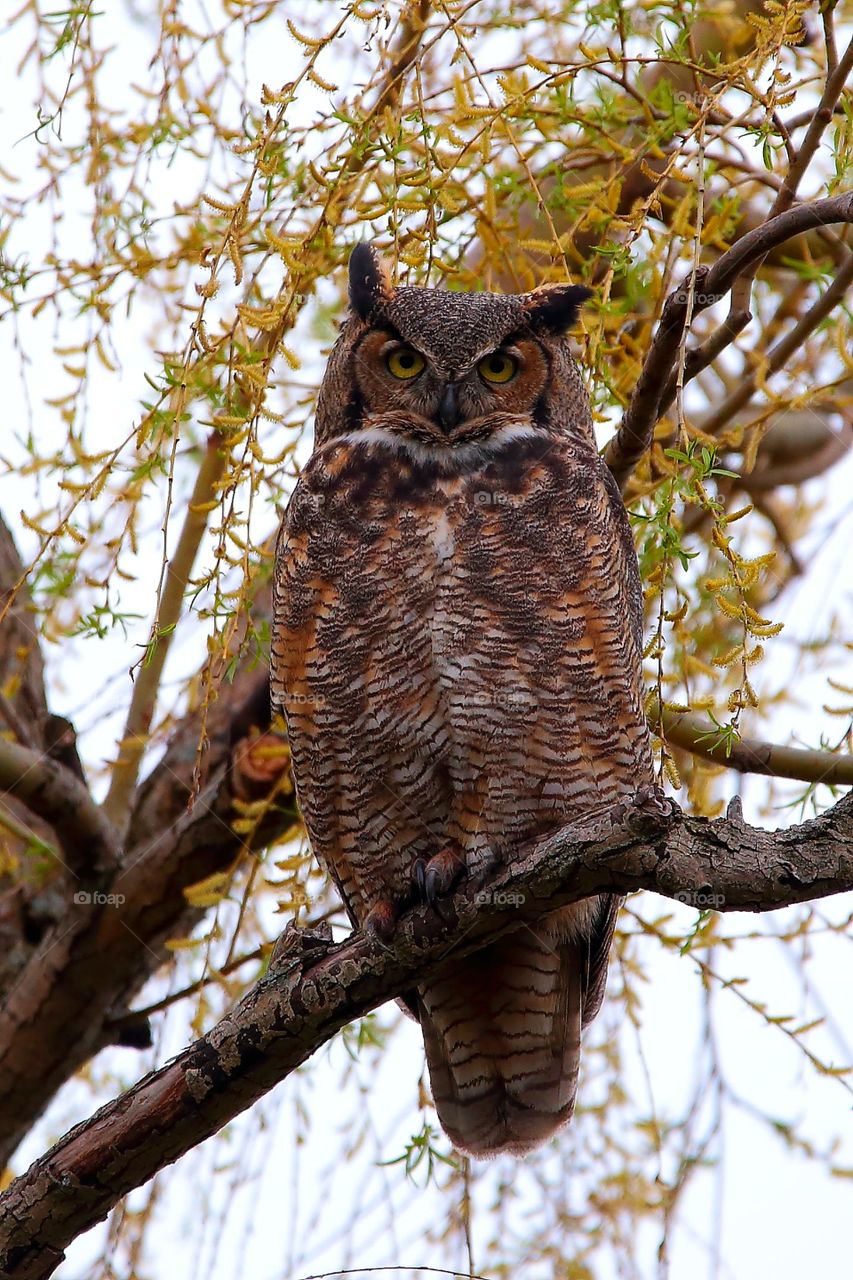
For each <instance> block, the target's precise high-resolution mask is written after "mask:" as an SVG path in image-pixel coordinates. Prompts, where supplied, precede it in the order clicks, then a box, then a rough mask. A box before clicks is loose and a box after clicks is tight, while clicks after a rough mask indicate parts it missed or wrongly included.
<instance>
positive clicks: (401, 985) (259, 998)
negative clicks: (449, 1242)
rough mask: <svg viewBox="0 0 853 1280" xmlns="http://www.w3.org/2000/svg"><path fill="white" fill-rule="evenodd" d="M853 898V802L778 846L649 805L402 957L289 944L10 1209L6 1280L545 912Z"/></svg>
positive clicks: (548, 852) (462, 904)
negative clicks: (353, 1025)
mask: <svg viewBox="0 0 853 1280" xmlns="http://www.w3.org/2000/svg"><path fill="white" fill-rule="evenodd" d="M851 888H853V795H848V796H847V797H846V798H845V799H843V800H841V801H840V802H839V803H838V804H837V805H836V806H835V807H834V808H833V809H832V810H830V811H829V812H827V813H825V814H823V815H821V816H820V817H818V818H815V819H813V820H812V821H810V822H806V823H803V824H802V825H801V826H798V827H792V828H789V829H788V830H786V831H777V832H766V831H761V830H757V829H755V828H753V827H750V826H747V825H746V824H745V823H744V822H743V819H742V817H741V814H740V807H739V805H738V804H736V803H735V804H733V805H731V806H730V807H729V812H728V814H727V816H726V817H725V818H723V819H720V820H718V821H716V822H709V821H707V820H705V819H700V818H691V817H687V816H685V815H684V814H682V813H681V812H680V810H678V808H677V806H675V805H674V804H673V803H672V802H671V801H668V800H665V799H664V798H663V797H662V796H660V795H659V794H653V795H652V794H646V795H641V796H638V797H637V802H636V804H634V805H627V804H623V805H619V806H616V807H615V808H613V809H611V810H609V811H606V812H602V813H600V814H598V815H590V817H589V818H588V819H586V820H584V821H583V822H578V823H575V824H573V825H572V826H569V827H566V828H564V829H563V830H561V831H558V832H556V833H554V834H553V835H550V836H547V837H545V838H543V839H540V840H538V841H535V842H532V843H531V844H529V845H527V846H525V847H524V848H523V849H522V850H520V851H519V853H518V856H517V857H516V858H514V859H513V861H512V862H511V863H510V864H508V865H507V866H505V867H501V868H499V869H497V870H493V871H492V873H490V874H488V875H487V876H486V877H485V878H484V879H482V880H480V881H478V882H473V881H467V882H463V883H462V884H461V885H460V886H459V887H458V888H457V889H456V890H455V891H454V892H453V893H452V894H451V895H449V896H448V897H447V898H446V899H445V900H443V901H442V903H441V912H440V914H438V913H436V912H435V911H434V910H432V909H431V908H428V907H423V906H422V907H418V908H416V909H415V910H413V911H411V912H410V913H408V914H407V915H406V916H404V917H403V918H402V919H401V921H400V922H399V925H398V927H397V930H396V934H395V936H394V939H393V943H392V944H391V945H386V944H384V943H382V942H381V941H379V940H378V939H377V938H375V937H372V936H370V935H364V934H354V935H352V936H351V937H350V938H349V939H348V940H347V941H346V942H344V943H342V944H340V945H337V946H334V945H332V944H331V943H330V942H329V941H328V938H327V937H326V936H322V935H318V934H316V933H315V934H307V935H306V934H298V933H296V932H293V933H286V934H285V935H284V936H283V939H282V943H281V944H280V945H279V947H277V949H276V953H275V954H274V958H273V962H272V964H271V967H270V971H269V972H268V974H267V976H266V977H265V978H264V979H262V980H261V981H260V982H259V983H258V984H257V985H256V986H255V987H254V988H253V989H252V990H251V991H250V992H249V993H248V994H247V995H246V996H245V997H244V998H243V999H242V1000H241V1001H240V1003H239V1004H238V1005H237V1006H236V1008H235V1009H234V1010H233V1011H231V1012H230V1013H229V1014H228V1015H227V1016H226V1017H225V1018H224V1019H223V1020H222V1021H221V1022H220V1023H219V1024H218V1025H217V1026H216V1027H215V1028H214V1029H213V1030H212V1031H211V1032H209V1034H208V1035H206V1036H203V1037H202V1038H201V1039H200V1040H198V1041H196V1043H195V1044H193V1045H192V1046H191V1047H190V1048H188V1049H187V1050H186V1051H185V1052H184V1053H182V1054H180V1055H179V1057H178V1058H176V1059H175V1060H174V1061H172V1062H170V1063H169V1064H168V1065H167V1066H165V1067H163V1068H161V1070H159V1071H156V1072H154V1073H152V1074H151V1075H149V1076H146V1077H145V1078H144V1079H143V1080H141V1081H140V1082H139V1083H138V1084H137V1085H135V1086H134V1087H133V1088H131V1089H130V1090H128V1092H127V1093H125V1094H123V1095H122V1096H121V1097H120V1098H118V1099H116V1100H115V1101H114V1102H111V1103H108V1104H107V1106H105V1107H102V1108H101V1110H100V1111H98V1112H97V1113H96V1115H95V1116H93V1117H92V1118H91V1119H90V1120H88V1121H86V1122H85V1123H84V1124H81V1125H78V1126H77V1127H76V1128H75V1129H73V1130H71V1132H70V1133H69V1134H67V1135H66V1136H65V1137H64V1138H63V1139H62V1140H61V1141H60V1142H58V1143H57V1144H56V1146H55V1147H53V1149H52V1150H51V1151H49V1152H48V1153H47V1154H46V1155H45V1156H43V1157H41V1159H39V1160H37V1161H36V1162H35V1163H34V1164H33V1166H32V1167H31V1169H30V1170H29V1171H28V1172H27V1173H25V1174H24V1175H22V1176H21V1177H20V1178H18V1179H17V1180H16V1181H15V1182H14V1183H13V1184H12V1185H11V1186H10V1187H9V1189H8V1190H7V1191H6V1193H5V1194H4V1195H3V1196H2V1197H0V1268H3V1275H5V1276H8V1277H10V1280H43V1277H46V1276H49V1275H51V1274H52V1273H53V1271H54V1270H55V1269H56V1267H57V1266H58V1265H59V1263H60V1262H61V1261H62V1258H63V1256H64V1250H65V1249H66V1247H67V1246H68V1244H69V1243H70V1242H71V1241H72V1240H73V1239H74V1238H75V1237H76V1236H78V1235H79V1234H81V1232H83V1231H85V1230H87V1229H88V1228H89V1227H91V1226H93V1225H94V1224H95V1223H97V1222H99V1221H100V1220H101V1219H103V1218H104V1217H106V1215H107V1213H108V1212H109V1211H110V1209H111V1208H112V1206H113V1205H114V1204H115V1203H116V1202H117V1200H119V1199H120V1197H121V1196H123V1195H125V1194H127V1192H128V1191H130V1190H131V1189H132V1188H133V1187H136V1186H139V1185H140V1184H141V1183H143V1182H145V1181H146V1180H147V1179H149V1178H151V1177H152V1176H153V1175H154V1174H155V1173H156V1172H157V1171H158V1170H159V1169H161V1168H163V1167H164V1166H165V1165H167V1164H169V1163H171V1162H172V1161H174V1160H177V1159H178V1158H179V1157H180V1156H181V1155H183V1154H184V1153H185V1152H187V1151H189V1150H190V1149H191V1148H193V1147H194V1146H196V1145H197V1144H198V1143H199V1142H201V1141H202V1140H203V1139H205V1138H207V1137H209V1136H210V1135H211V1134H213V1133H215V1132H216V1131H217V1130H218V1129H219V1128H221V1127H222V1126H223V1125H224V1124H226V1123H227V1122H228V1121H229V1120H231V1119H232V1118H233V1117H234V1116H235V1115H238V1114H239V1113H240V1112H241V1111H243V1110H245V1109H246V1108H247V1107H249V1106H251V1104H252V1103H253V1102H254V1101H256V1100H257V1099H258V1098H259V1097H261V1096H262V1095H263V1094H264V1093H266V1092H267V1091H268V1090H269V1089H270V1088H272V1087H273V1085H275V1084H277V1083H278V1082H279V1081H280V1080H282V1079H284V1077H285V1076H287V1075H288V1074H289V1073H290V1072H292V1071H293V1070H294V1069H295V1068H296V1067H297V1066H299V1065H300V1063H302V1062H304V1061H305V1060H306V1059H307V1058H308V1057H310V1055H311V1054H312V1053H313V1052H314V1051H315V1050H316V1049H317V1048H318V1047H319V1046H320V1045H322V1044H323V1043H325V1041H327V1040H328V1039H329V1038H330V1037H331V1036H333V1035H334V1034H335V1033H336V1032H337V1031H338V1030H339V1029H340V1028H341V1027H342V1026H344V1025H345V1024H346V1023H347V1022H349V1021H350V1020H351V1019H353V1018H356V1017H360V1016H362V1015H364V1014H365V1013H367V1012H369V1011H370V1010H371V1009H375V1008H376V1007H377V1006H379V1005H381V1004H383V1003H384V1002H385V1001H386V1000H389V999H391V998H392V997H394V996H396V995H400V994H401V993H404V992H405V991H407V990H408V989H409V988H410V986H411V984H412V983H413V982H415V981H417V980H419V979H421V978H422V977H423V976H424V975H425V974H426V973H427V972H429V971H431V970H433V969H435V968H436V967H437V966H440V965H441V964H442V963H456V962H457V961H458V959H459V958H460V957H461V956H463V955H465V954H467V953H469V952H471V951H473V950H476V949H477V948H478V947H481V946H483V945H484V944H486V943H487V942H489V941H491V940H492V939H493V938H495V937H497V936H498V935H499V934H500V933H503V932H505V931H507V930H509V929H512V928H517V927H519V926H520V925H521V924H523V923H524V922H525V921H528V920H534V919H536V918H538V917H539V916H541V914H542V912H543V910H545V909H546V908H547V909H549V910H550V909H553V908H554V907H556V906H560V905H563V904H565V903H569V902H574V901H577V900H579V899H581V898H584V897H587V896H589V895H590V894H593V893H597V892H601V891H603V890H609V891H614V890H615V891H621V892H632V891H634V890H637V889H648V890H653V891H654V892H657V893H661V894H663V895H665V896H668V897H671V898H675V899H677V900H678V901H680V902H688V903H692V904H694V905H696V906H697V907H699V908H703V907H705V906H707V905H711V904H713V905H714V907H715V908H716V909H718V910H722V911H738V910H739V911H766V910H773V909H775V908H778V907H783V906H788V905H790V904H791V903H797V902H804V901H807V900H810V899H814V898H820V897H824V896H826V895H828V894H832V893H837V892H840V891H842V890H849V889H851ZM449 956H452V960H448V957H449Z"/></svg>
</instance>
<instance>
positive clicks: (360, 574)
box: [272, 245, 653, 1156]
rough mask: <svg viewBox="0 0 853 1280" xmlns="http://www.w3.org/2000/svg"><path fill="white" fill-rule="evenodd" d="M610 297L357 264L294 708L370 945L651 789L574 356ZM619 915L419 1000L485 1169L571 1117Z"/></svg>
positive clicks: (295, 648) (630, 564)
mask: <svg viewBox="0 0 853 1280" xmlns="http://www.w3.org/2000/svg"><path fill="white" fill-rule="evenodd" d="M587 295H588V291H587V290H586V289H584V288H581V287H578V286H573V285H552V286H545V287H542V288H540V289H537V290H534V291H533V292H532V293H527V294H522V295H518V296H505V297H502V296H498V295H495V294H489V293H453V292H448V291H443V290H437V289H419V288H394V287H393V286H392V285H391V283H390V279H389V277H388V275H387V273H386V271H385V269H384V267H383V265H382V263H381V261H380V260H379V258H378V256H377V255H376V254H375V252H374V251H373V250H372V249H371V248H369V247H368V246H364V245H363V246H360V247H358V248H356V249H355V250H354V252H353V254H352V257H351V259H350V314H349V316H348V318H347V320H346V321H345V323H344V326H343V329H342V332H341V335H340V337H339V339H338V341H337V343H336V345H335V347H334V349H333V351H332V353H331V355H330V357H329V363H328V367H327V369H326V374H325V377H324V379H323V384H322V387H321V389H320V395H319V400H318V404H317V419H316V441H315V448H314V453H313V455H312V457H311V459H310V461H309V462H308V464H307V466H306V467H305V470H304V471H303V472H302V474H301V476H300V477H299V481H298V483H297V485H296V488H295V489H294V492H293V496H292V498H291V500H290V504H289V506H288V508H287V512H286V514H285V517H284V521H283V524H282V529H281V533H280V536H279V542H278V549H277V559H276V568H275V618H274V626H273V635H272V690H273V702H274V704H276V705H278V706H279V707H281V709H282V710H283V711H284V713H285V716H286V719H287V728H288V733H289V735H290V745H291V751H292V757H293V767H294V773H295V777H296V785H297V791H298V796H299V801H300V804H301V806H302V812H303V814H304V817H305V822H306V825H307V828H308V833H309V836H310V839H311V845H312V847H313V849H314V852H315V853H316V855H317V857H318V858H319V859H320V860H321V862H322V863H323V864H324V865H325V867H326V868H327V869H328V871H329V872H330V873H331V875H332V876H333V878H334V880H335V882H336V884H337V886H338V888H339V890H340V892H341V895H342V897H343V900H344V902H345V904H346V907H347V910H348V912H349V915H350V917H351V919H352V920H353V922H354V924H356V925H360V926H364V925H366V926H367V927H373V928H377V929H380V930H381V929H383V928H385V927H387V926H389V925H391V924H392V923H393V920H394V919H395V917H396V915H397V914H398V913H399V912H400V910H401V909H403V908H404V907H405V906H406V905H408V904H409V903H411V901H412V899H413V895H414V894H416V893H418V892H421V893H426V895H427V897H429V898H432V897H433V896H434V895H435V894H437V893H440V892H442V891H444V890H445V889H446V888H447V887H448V886H449V885H450V883H451V882H452V880H453V878H454V875H455V874H456V873H457V871H458V870H459V869H460V868H464V867H468V868H472V867H478V866H482V865H484V864H486V863H487V862H488V861H489V860H491V859H498V860H499V859H500V858H501V857H502V856H506V854H507V853H509V852H510V851H512V850H514V849H516V848H517V847H518V846H519V845H520V844H521V843H522V842H523V841H525V840H529V839H530V838H531V837H532V836H535V835H537V834H539V833H543V832H546V831H549V830H552V829H554V828H557V827H559V826H561V825H563V824H565V823H567V822H570V821H571V820H572V818H573V817H575V818H576V817H577V816H578V815H580V814H583V813H585V812H587V811H589V810H590V809H596V808H599V807H600V806H601V805H602V804H606V803H608V802H612V801H614V800H616V799H617V798H618V797H620V796H630V795H632V794H633V793H634V792H635V790H636V789H637V788H638V787H639V786H642V785H643V784H644V783H651V781H652V778H653V772H652V761H651V752H650V745H649V737H648V733H647V729H646V724H645V720H644V717H643V711H642V694H641V623H640V602H641V597H640V584H639V577H638V572H637V563H636V558H635V554H634V548H633V544H632V541H631V535H630V530H629V527H628V521H627V517H626V514H625V510H624V507H623V505H622V501H621V498H620V496H619V492H618V489H617V487H616V485H615V483H614V482H613V480H612V478H611V476H610V473H609V472H608V470H607V469H606V467H605V466H604V464H603V462H602V460H601V459H600V457H599V455H598V452H597V450H596V447H595V440H594V436H593V431H592V421H591V415H590V408H589V401H588V398H587V395H586V392H585V389H584V387H583V383H582V381H581V378H580V375H579V373H578V371H577V369H576V367H575V364H574V362H573V360H572V358H571V355H570V353H569V345H568V341H567V339H566V336H565V335H566V330H567V329H568V328H569V326H570V325H571V324H572V322H573V321H574V319H575V317H576V314H577V311H578V308H579V306H580V304H581V303H582V302H583V300H584V299H585V298H586V297H587ZM619 905H620V899H618V898H615V897H613V896H607V895H602V896H600V897H597V898H593V899H590V900H587V901H584V902H581V903H578V904H576V905H574V906H571V907H567V908H564V909H562V910H557V911H553V912H551V914H550V915H547V916H545V917H544V919H542V921H541V922H540V923H539V924H538V925H536V926H535V927H532V928H530V927H527V926H524V927H520V928H519V929H518V930H516V931H515V932H513V933H511V934H509V935H506V936H504V937H502V938H501V939H499V940H498V941H497V942H495V943H494V944H493V945H491V946H489V947H486V948H485V949H484V950H482V951H480V952H478V953H477V954H475V955H472V956H471V957H470V958H468V959H465V960H463V961H461V962H460V961H454V962H452V963H450V964H448V966H447V967H446V968H445V969H444V970H439V971H437V972H436V973H435V975H434V976H433V977H432V978H430V980H429V981H428V982H426V983H424V985H423V986H422V987H420V988H418V990H417V991H416V992H415V993H412V996H411V997H410V1000H409V1003H410V1005H411V1007H412V1008H413V1009H414V1010H415V1012H416V1014H417V1016H418V1018H419V1020H420V1024H421V1027H422V1029H423V1036H424V1042H425V1045H426V1054H427V1060H428V1063H429V1071H430V1080H431V1085H432V1092H433V1097H434V1100H435V1105H436V1108H437V1111H438V1116H439V1119H440V1120H441V1123H442V1125H443V1127H444V1129H445V1131H446V1132H447V1134H448V1135H449V1136H450V1138H451V1139H452V1140H453V1142H454V1143H455V1144H456V1146H457V1147H459V1148H460V1149H461V1150H463V1151H466V1152H469V1153H470V1154H472V1155H477V1156H487V1155H493V1154H496V1153H497V1152H501V1151H511V1152H515V1153H516V1154H522V1153H524V1152H527V1151H530V1150H531V1149H532V1148H534V1147H536V1146H537V1145H539V1144H540V1143H541V1142H543V1141H544V1140H545V1139H546V1138H548V1137H549V1136H550V1135H551V1134H552V1133H553V1132H554V1131H555V1129H557V1128H558V1126H560V1125H561V1124H563V1123H564V1122H565V1121H567V1120H568V1119H569V1117H570V1116H571V1114H572V1110H573V1108H574V1102H575V1093H576V1090H577V1078H578V1062H579V1056H580V1040H581V1029H582V1027H584V1026H585V1025H586V1024H587V1023H588V1022H589V1021H590V1020H591V1019H592V1018H593V1017H594V1016H595V1014H596V1013H597V1011H598V1009H599V1007H600V1005H601V1001H602V998H603V995H604V987H605V981H606V975H607V960H608V952H609V948H610V942H611V938H612V935H613V929H614V924H615V920H616V914H617V912H618V909H619Z"/></svg>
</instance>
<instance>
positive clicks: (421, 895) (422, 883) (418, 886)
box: [412, 858, 427, 902]
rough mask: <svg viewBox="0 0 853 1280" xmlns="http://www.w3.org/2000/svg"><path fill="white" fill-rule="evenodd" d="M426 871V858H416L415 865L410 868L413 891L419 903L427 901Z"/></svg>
mask: <svg viewBox="0 0 853 1280" xmlns="http://www.w3.org/2000/svg"><path fill="white" fill-rule="evenodd" d="M426 869H427V861H426V858H416V859H415V865H414V866H413V867H412V879H413V880H414V882H415V890H416V891H417V896H418V899H419V901H421V902H426V900H427V889H426Z"/></svg>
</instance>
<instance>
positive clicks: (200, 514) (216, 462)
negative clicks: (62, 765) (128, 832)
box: [104, 433, 225, 826]
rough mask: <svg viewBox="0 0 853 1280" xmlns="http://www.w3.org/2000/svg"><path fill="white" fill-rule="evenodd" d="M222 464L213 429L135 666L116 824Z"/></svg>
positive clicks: (115, 795) (114, 789)
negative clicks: (144, 651) (142, 652)
mask: <svg viewBox="0 0 853 1280" xmlns="http://www.w3.org/2000/svg"><path fill="white" fill-rule="evenodd" d="M224 468H225V450H224V448H223V447H222V440H221V438H220V436H219V435H217V434H216V433H213V434H211V436H210V437H209V439H208V442H207V448H206V449H205V452H204V457H203V458H202V461H201V465H200V467H199V469H198V473H197V475H196V478H195V485H194V487H193V492H192V497H191V498H190V501H189V506H188V508H187V514H186V518H185V520H184V524H183V528H182V529H181V533H180V537H179V538H178V545H177V546H176V547H175V554H174V556H173V557H172V561H171V564H170V565H169V566H168V572H167V577H166V583H165V586H164V588H163V595H162V597H161V600H160V608H159V610H158V613H157V617H156V618H155V619H154V624H153V626H152V628H151V638H150V640H149V643H148V652H147V654H146V659H145V661H144V662H143V664H142V666H141V667H140V670H139V674H138V676H137V677H136V683H135V685H134V686H133V697H132V698H131V702H130V707H129V709H128V713H127V723H126V724H125V728H124V734H123V736H122V742H121V750H120V753H119V757H118V759H117V760H116V762H115V765H114V766H113V772H112V778H111V779H110V787H109V791H108V792H107V797H106V799H105V801H104V811H105V813H106V814H107V816H108V817H109V818H110V819H111V820H112V821H113V822H115V823H116V824H117V825H119V826H123V825H124V824H125V822H126V819H127V815H128V811H129V809H130V803H131V797H132V794H133V790H134V788H135V786H136V780H137V778H138V777H139V767H140V765H141V763H142V757H143V755H144V754H145V748H146V746H147V745H148V733H149V730H150V728H151V721H152V719H153V718H154V708H155V706H156V704H157V691H158V689H159V688H160V680H161V678H162V675H163V667H164V665H165V662H166V658H167V657H168V654H169V647H170V645H171V642H172V635H173V633H174V630H175V627H176V626H177V624H178V622H179V621H180V617H181V614H182V612H183V607H184V593H185V592H186V589H187V583H188V582H189V578H190V574H191V573H192V569H193V564H194V562H195V558H196V555H197V554H198V549H199V546H200V545H201V540H202V538H203V537H204V534H205V530H206V529H207V518H208V515H209V511H208V510H207V509H206V508H207V504H208V503H210V502H212V501H213V499H214V498H215V496H216V485H217V483H218V481H219V480H220V479H221V477H222V472H223V470H224Z"/></svg>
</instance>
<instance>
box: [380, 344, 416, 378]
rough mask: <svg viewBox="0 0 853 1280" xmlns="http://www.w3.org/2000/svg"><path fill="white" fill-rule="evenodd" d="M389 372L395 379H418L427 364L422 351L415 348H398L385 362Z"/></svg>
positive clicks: (390, 353) (391, 352)
mask: <svg viewBox="0 0 853 1280" xmlns="http://www.w3.org/2000/svg"><path fill="white" fill-rule="evenodd" d="M385 363H386V365H387V367H388V372H389V373H390V374H391V375H392V376H393V377H395V378H403V379H406V378H416V377H417V376H418V374H419V373H421V372H423V367H424V365H425V364H426V361H425V360H424V358H423V356H422V355H421V353H420V351H415V349H414V347H396V348H395V350H393V351H390V352H389V353H388V356H387V359H386V361H385Z"/></svg>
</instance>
